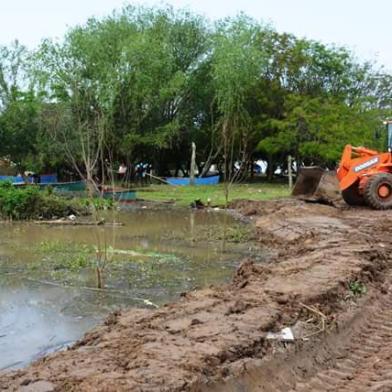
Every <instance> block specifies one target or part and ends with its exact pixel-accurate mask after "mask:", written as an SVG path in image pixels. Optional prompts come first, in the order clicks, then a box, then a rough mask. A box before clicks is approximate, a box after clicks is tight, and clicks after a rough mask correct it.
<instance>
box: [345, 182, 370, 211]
mask: <svg viewBox="0 0 392 392" xmlns="http://www.w3.org/2000/svg"><path fill="white" fill-rule="evenodd" d="M342 197H343V199H344V201H345V202H346V203H347V204H348V205H350V206H363V205H365V200H364V198H363V196H362V195H361V194H360V193H359V186H358V182H355V183H354V184H352V185H351V186H350V187H349V188H347V189H345V190H344V191H342Z"/></svg>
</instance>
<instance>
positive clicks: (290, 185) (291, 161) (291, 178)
mask: <svg viewBox="0 0 392 392" xmlns="http://www.w3.org/2000/svg"><path fill="white" fill-rule="evenodd" d="M292 163H293V158H292V156H291V155H289V156H288V157H287V170H288V175H289V188H290V190H291V189H293V171H292V167H291V165H292Z"/></svg>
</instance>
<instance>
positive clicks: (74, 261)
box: [29, 241, 94, 272]
mask: <svg viewBox="0 0 392 392" xmlns="http://www.w3.org/2000/svg"><path fill="white" fill-rule="evenodd" d="M34 251H35V252H36V253H38V254H42V255H43V256H44V257H43V259H42V260H39V261H37V262H35V263H31V265H29V267H30V268H32V269H42V268H44V269H50V270H53V271H61V270H66V271H75V272H77V271H80V270H81V269H83V268H86V267H91V266H93V265H94V264H93V254H94V252H93V251H94V248H93V247H91V246H89V245H86V244H77V243H75V242H72V243H64V242H61V241H44V242H41V243H40V244H39V246H37V247H36V249H34Z"/></svg>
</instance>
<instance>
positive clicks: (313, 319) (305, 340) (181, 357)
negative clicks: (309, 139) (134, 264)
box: [0, 200, 392, 391]
mask: <svg viewBox="0 0 392 392" xmlns="http://www.w3.org/2000/svg"><path fill="white" fill-rule="evenodd" d="M232 207H233V208H234V209H236V210H237V211H238V212H240V213H241V214H242V215H243V216H244V217H246V218H247V219H249V220H251V221H252V222H253V224H254V225H255V226H256V227H257V235H258V238H259V241H260V242H261V243H262V244H264V245H266V246H269V247H270V248H271V250H272V254H273V256H272V257H271V258H270V260H269V262H268V264H264V265H260V264H255V263H253V262H252V260H245V261H244V262H243V263H242V265H241V267H240V268H239V269H238V270H237V272H236V274H235V276H234V278H233V281H232V283H230V284H229V285H226V286H223V287H210V288H208V289H204V290H198V291H192V292H188V293H183V294H182V296H181V298H180V299H179V301H178V302H176V303H173V304H168V305H166V306H163V307H162V308H160V309H158V310H155V311H150V310H141V309H134V310H129V311H123V312H117V313H115V314H112V315H111V316H110V317H108V318H107V320H106V322H105V323H104V324H103V325H101V326H99V327H97V328H95V329H94V330H92V331H90V332H89V333H87V334H86V335H85V337H84V338H83V339H81V340H80V341H79V342H78V343H77V344H76V345H75V346H73V347H72V348H70V349H68V350H67V351H64V352H59V353H56V354H53V355H51V356H48V357H45V358H43V359H41V360H39V361H37V362H35V363H33V364H32V365H31V366H29V367H28V368H26V369H23V370H20V371H16V372H8V373H3V374H2V375H1V376H0V390H10V391H199V390H200V391H288V390H298V391H318V390H320V391H321V390H339V391H340V390H347V391H354V390H377V391H381V390H385V391H387V390H391V385H390V384H388V382H390V381H388V380H390V379H391V377H390V368H391V367H390V364H389V362H390V356H391V355H392V324H391V316H392V314H391V310H390V309H391V304H392V294H391V290H390V281H391V279H390V277H389V270H390V266H391V261H392V259H391V252H390V251H391V247H392V238H391V236H390V234H389V228H390V227H391V223H392V212H381V211H372V210H368V209H348V208H346V209H339V208H334V207H331V206H325V205H318V204H309V203H305V202H301V201H297V200H282V201H275V202H264V203H257V202H248V201H240V202H237V203H236V204H235V205H233V206H232ZM352 282H357V283H359V284H360V285H361V287H366V288H367V293H366V294H364V293H363V295H362V296H360V295H355V293H353V290H350V289H349V288H350V287H352V286H350V283H352ZM357 294H358V293H357ZM286 326H292V327H293V330H294V331H295V336H296V340H295V342H294V343H280V342H275V341H270V340H267V339H266V334H267V332H269V331H279V330H281V329H282V328H283V327H286ZM355 388H356V389H355ZM366 388H368V389H366ZM388 388H390V389H388Z"/></svg>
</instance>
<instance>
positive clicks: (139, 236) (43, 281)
mask: <svg viewBox="0 0 392 392" xmlns="http://www.w3.org/2000/svg"><path fill="white" fill-rule="evenodd" d="M107 219H109V217H108V218H107ZM110 219H111V218H110ZM115 219H116V221H120V222H121V223H123V224H124V225H123V226H121V227H105V228H104V227H100V228H99V229H97V228H95V227H91V226H44V225H35V224H32V223H12V224H2V226H1V227H0V353H1V355H0V369H9V368H18V367H22V366H25V365H26V364H27V363H29V362H30V361H32V360H34V359H36V358H39V357H40V356H42V355H44V354H46V353H49V352H51V351H55V350H58V349H61V348H64V347H67V345H69V344H71V343H72V342H74V341H75V340H77V339H78V338H80V337H81V336H82V335H83V334H84V332H86V331H87V330H88V329H90V328H91V327H93V326H94V325H96V324H97V323H98V322H100V321H101V320H102V319H103V318H104V317H105V316H106V315H107V314H108V313H109V312H110V311H113V310H115V309H118V308H124V307H129V306H138V307H150V308H154V307H158V306H159V305H161V304H163V303H165V302H168V301H170V300H173V299H175V298H177V297H178V296H179V294H180V293H181V292H184V291H187V290H190V289H193V288H201V287H206V286H208V285H210V284H214V283H222V282H226V281H228V280H229V279H230V277H231V276H232V274H233V270H234V269H235V267H236V266H237V265H238V263H239V262H240V261H241V259H242V258H243V257H244V256H246V255H249V254H253V256H254V255H255V254H256V255H258V256H257V257H260V258H261V257H262V255H260V254H259V253H260V251H259V250H257V251H255V249H254V248H253V249H252V246H251V245H249V242H247V241H244V240H243V239H244V237H243V236H244V233H245V234H246V230H248V229H247V228H246V227H244V226H243V225H242V224H240V223H239V222H237V221H235V220H234V218H232V217H230V216H229V215H227V214H225V213H223V212H206V211H190V210H185V209H184V210H176V209H170V208H167V209H150V208H146V209H140V208H138V209H133V208H131V209H128V210H126V211H120V212H119V213H117V214H116V218H115ZM97 255H98V256H100V258H99V257H98V256H97ZM102 255H104V256H102ZM97 257H98V259H99V260H100V261H99V263H100V264H99V265H100V266H103V267H104V268H103V274H102V277H103V284H104V288H103V289H102V290H100V289H97V277H96V265H97Z"/></svg>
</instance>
